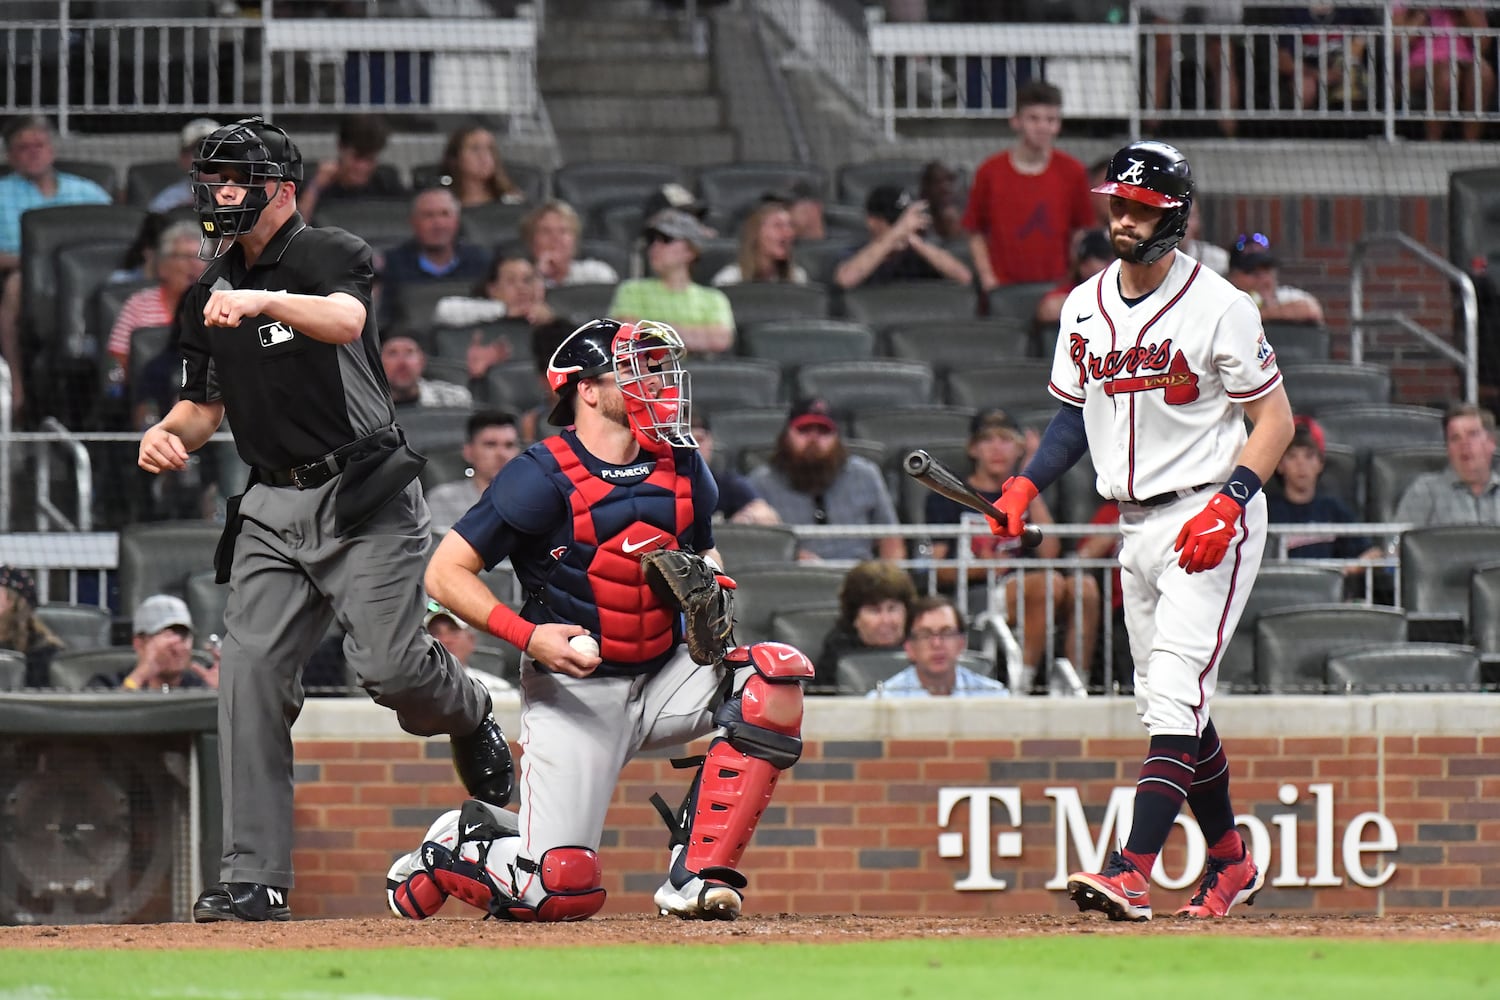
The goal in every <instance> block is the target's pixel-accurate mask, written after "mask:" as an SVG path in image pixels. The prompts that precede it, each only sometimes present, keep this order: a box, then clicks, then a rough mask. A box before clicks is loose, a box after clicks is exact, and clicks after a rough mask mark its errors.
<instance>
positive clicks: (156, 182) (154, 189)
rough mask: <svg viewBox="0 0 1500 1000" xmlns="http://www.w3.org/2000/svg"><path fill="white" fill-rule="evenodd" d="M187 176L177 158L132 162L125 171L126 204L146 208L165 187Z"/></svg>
mask: <svg viewBox="0 0 1500 1000" xmlns="http://www.w3.org/2000/svg"><path fill="white" fill-rule="evenodd" d="M186 176H187V172H186V171H184V170H183V169H182V164H180V163H178V162H177V161H176V160H152V161H150V162H146V163H132V164H131V165H130V166H129V167H128V168H127V169H126V171H125V204H127V205H134V206H136V207H137V208H145V207H146V206H147V205H149V204H151V199H152V198H155V197H156V196H157V195H158V194H160V193H161V191H162V190H163V189H164V188H167V187H170V186H171V185H173V184H175V183H177V182H178V181H179V180H182V179H183V178H184V177H186Z"/></svg>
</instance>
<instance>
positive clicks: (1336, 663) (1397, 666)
mask: <svg viewBox="0 0 1500 1000" xmlns="http://www.w3.org/2000/svg"><path fill="white" fill-rule="evenodd" d="M1327 680H1328V687H1329V688H1330V690H1333V691H1343V692H1346V693H1349V694H1373V693H1376V692H1380V691H1477V690H1479V653H1478V651H1476V650H1475V649H1474V647H1473V646H1460V645H1454V644H1449V643H1438V642H1409V643H1406V644H1405V645H1401V646H1387V645H1378V646H1362V647H1357V648H1354V649H1340V650H1338V651H1336V652H1333V653H1330V654H1329V655H1328V666H1327Z"/></svg>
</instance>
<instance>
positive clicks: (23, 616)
mask: <svg viewBox="0 0 1500 1000" xmlns="http://www.w3.org/2000/svg"><path fill="white" fill-rule="evenodd" d="M36 608H37V593H36V580H35V578H33V577H32V575H31V574H30V573H28V572H26V571H25V570H24V569H21V568H19V567H17V566H0V649H13V650H15V651H16V652H18V653H20V654H22V655H23V656H25V657H26V686H27V687H51V685H52V674H51V670H52V659H53V657H55V656H56V655H57V654H58V653H59V652H60V651H61V650H62V648H63V641H62V640H61V639H59V638H58V637H57V636H56V635H54V634H53V632H52V630H51V629H50V628H48V627H47V623H46V622H44V621H42V620H41V619H40V618H39V617H37V613H36Z"/></svg>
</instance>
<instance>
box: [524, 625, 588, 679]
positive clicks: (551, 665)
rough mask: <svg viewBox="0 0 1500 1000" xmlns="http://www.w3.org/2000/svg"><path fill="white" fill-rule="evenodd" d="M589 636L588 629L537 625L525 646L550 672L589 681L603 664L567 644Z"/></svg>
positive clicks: (573, 626) (571, 626) (532, 656)
mask: <svg viewBox="0 0 1500 1000" xmlns="http://www.w3.org/2000/svg"><path fill="white" fill-rule="evenodd" d="M587 634H588V629H586V628H584V627H583V626H582V625H573V624H562V623H550V624H546V625H538V626H537V627H536V631H534V632H532V633H531V641H530V642H529V643H527V644H526V652H527V653H528V654H529V655H530V656H531V658H532V659H534V660H536V661H537V662H538V663H540V664H541V665H542V666H544V667H546V668H547V669H549V670H555V671H557V672H558V673H560V674H567V675H568V676H569V677H587V676H588V675H589V674H591V673H593V672H594V671H595V670H597V669H599V664H601V663H603V662H604V661H603V660H601V659H600V658H599V657H597V656H585V655H583V654H582V653H580V652H579V651H578V650H576V649H574V648H573V647H572V646H570V645H569V644H568V640H569V639H571V638H573V637H574V636H575V635H587Z"/></svg>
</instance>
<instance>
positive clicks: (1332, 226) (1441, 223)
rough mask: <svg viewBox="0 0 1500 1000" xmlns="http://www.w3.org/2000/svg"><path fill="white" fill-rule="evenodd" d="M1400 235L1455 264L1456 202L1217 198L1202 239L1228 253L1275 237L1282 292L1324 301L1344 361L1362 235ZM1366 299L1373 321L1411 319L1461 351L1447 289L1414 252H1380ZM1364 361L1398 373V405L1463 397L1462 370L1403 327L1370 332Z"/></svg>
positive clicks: (1210, 202) (1207, 212) (1370, 268)
mask: <svg viewBox="0 0 1500 1000" xmlns="http://www.w3.org/2000/svg"><path fill="white" fill-rule="evenodd" d="M1395 230H1399V231H1401V232H1404V233H1406V234H1407V235H1408V236H1410V237H1412V238H1413V239H1415V240H1417V241H1418V242H1419V243H1422V244H1423V245H1425V246H1426V247H1428V249H1430V250H1432V251H1433V252H1434V253H1436V254H1438V255H1439V256H1440V257H1442V258H1444V259H1447V256H1448V199H1447V198H1446V197H1409V198H1362V197H1301V198H1299V197H1281V198H1268V197H1225V196H1220V197H1215V196H1212V195H1209V196H1207V197H1205V198H1204V201H1203V231H1204V233H1205V234H1207V236H1208V238H1209V239H1211V240H1212V241H1214V242H1217V243H1219V244H1220V245H1221V246H1225V247H1228V246H1230V245H1231V244H1233V242H1234V239H1235V236H1236V235H1237V234H1239V233H1256V232H1258V233H1264V234H1265V235H1266V236H1267V237H1269V238H1270V240H1271V246H1272V247H1273V248H1274V249H1275V250H1276V252H1277V254H1278V255H1279V256H1280V257H1281V259H1282V266H1281V269H1280V280H1281V282H1282V284H1286V285H1292V286H1295V287H1297V288H1302V289H1305V290H1306V291H1309V292H1311V293H1312V294H1314V295H1316V296H1317V297H1318V299H1319V300H1320V301H1321V302H1322V304H1323V309H1324V313H1325V314H1326V317H1327V322H1328V325H1329V327H1330V328H1331V329H1332V330H1334V332H1335V336H1334V341H1333V353H1334V357H1336V358H1347V357H1348V356H1349V255H1350V252H1351V251H1352V250H1353V247H1354V244H1355V242H1357V241H1358V240H1359V239H1361V238H1363V237H1366V236H1368V235H1371V234H1374V233H1381V232H1391V231H1395ZM1365 293H1366V301H1365V312H1366V313H1372V312H1404V313H1406V314H1407V315H1408V316H1410V317H1411V318H1412V319H1413V320H1414V321H1416V322H1417V323H1419V324H1421V325H1422V326H1424V327H1426V328H1427V329H1429V330H1432V331H1433V332H1435V333H1439V334H1441V335H1444V336H1450V337H1456V339H1455V340H1454V341H1453V342H1454V343H1456V344H1459V345H1461V344H1462V337H1461V334H1460V333H1459V332H1458V331H1457V330H1456V328H1455V325H1454V324H1455V322H1456V320H1455V310H1454V299H1453V294H1452V292H1451V290H1450V288H1449V285H1448V283H1447V281H1446V280H1445V279H1444V278H1443V277H1442V275H1440V274H1438V273H1437V272H1436V271H1434V270H1433V269H1432V268H1430V267H1427V266H1425V265H1423V264H1422V263H1421V262H1419V261H1418V260H1417V259H1416V258H1415V257H1413V256H1411V255H1410V254H1401V255H1399V256H1398V255H1396V254H1395V253H1393V252H1391V251H1387V250H1384V249H1380V250H1374V251H1372V252H1371V256H1370V258H1369V264H1368V265H1367V267H1366V271H1365ZM1273 346H1274V345H1273ZM1365 360H1367V361H1372V362H1378V363H1380V364H1385V365H1390V366H1391V368H1392V371H1393V374H1394V375H1395V379H1394V382H1395V386H1396V401H1397V402H1401V403H1443V404H1445V403H1447V402H1449V401H1451V400H1453V399H1457V398H1459V397H1460V396H1461V395H1462V392H1463V383H1462V380H1461V379H1460V377H1459V374H1458V372H1457V370H1456V369H1455V368H1454V366H1453V365H1452V364H1451V363H1450V362H1448V361H1445V360H1443V359H1441V358H1439V357H1437V356H1436V355H1435V354H1434V353H1433V352H1432V351H1431V350H1430V349H1428V348H1426V347H1425V346H1423V345H1421V344H1420V343H1419V342H1418V341H1417V340H1416V339H1415V338H1413V337H1412V336H1411V335H1409V334H1406V333H1403V332H1400V331H1398V330H1396V329H1393V328H1382V329H1378V330H1373V331H1368V332H1367V335H1366V340H1365Z"/></svg>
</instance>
